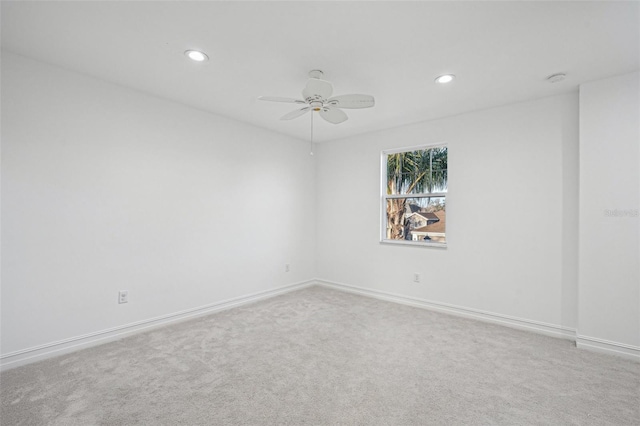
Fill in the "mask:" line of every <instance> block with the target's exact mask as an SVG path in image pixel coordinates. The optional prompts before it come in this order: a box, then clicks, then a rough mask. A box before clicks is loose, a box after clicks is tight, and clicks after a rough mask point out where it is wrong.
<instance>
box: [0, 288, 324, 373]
mask: <svg viewBox="0 0 640 426" xmlns="http://www.w3.org/2000/svg"><path fill="white" fill-rule="evenodd" d="M313 284H315V280H309V281H302V282H299V283H295V284H289V285H286V286H283V287H278V288H275V289H272V290H266V291H261V292H258V293H253V294H249V295H246V296H240V297H235V298H233V299H228V300H223V301H220V302H215V303H211V304H208V305H204V306H199V307H197V308H193V309H187V310H184V311H180V312H174V313H171V314H167V315H162V316H160V317H155V318H150V319H147V320H142V321H138V322H135V323H131V324H125V325H122V326H118V327H114V328H110V329H107V330H101V331H97V332H94V333H89V334H85V335H82V336H76V337H71V338H69V339H64V340H60V341H57V342H52V343H47V344H44V345H40V346H35V347H32V348H27V349H23V350H19V351H15V352H11V353H8V354H3V355H2V356H0V371H4V370H8V369H11V368H15V367H19V366H21V365H25V364H30V363H32V362H36V361H41V360H43V359H47V358H52V357H54V356H58V355H63V354H66V353H69V352H74V351H77V350H80V349H85V348H89V347H91V346H97V345H101V344H103V343H107V342H111V341H114V340H118V339H121V338H123V337H125V336H128V335H131V334H135V333H140V332H142V331H147V330H149V329H151V328H155V327H159V326H164V325H168V324H172V323H176V322H180V321H184V320H187V319H192V318H196V317H199V316H203V315H208V314H211V313H214V312H218V311H222V310H225V309H230V308H234V307H237V306H241V305H246V304H248V303H253V302H257V301H259V300H264V299H268V298H270V297H274V296H278V295H280V294H284V293H288V292H291V291H294V290H300V289H302V288H305V287H309V286H311V285H313Z"/></svg>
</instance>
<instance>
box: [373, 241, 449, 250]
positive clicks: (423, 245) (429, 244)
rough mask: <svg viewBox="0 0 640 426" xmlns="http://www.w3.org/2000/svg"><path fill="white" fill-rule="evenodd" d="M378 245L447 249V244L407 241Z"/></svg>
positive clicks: (387, 242) (383, 242) (386, 242)
mask: <svg viewBox="0 0 640 426" xmlns="http://www.w3.org/2000/svg"><path fill="white" fill-rule="evenodd" d="M380 244H389V245H396V246H413V247H434V248H445V249H446V248H447V243H423V242H420V241H409V240H381V241H380Z"/></svg>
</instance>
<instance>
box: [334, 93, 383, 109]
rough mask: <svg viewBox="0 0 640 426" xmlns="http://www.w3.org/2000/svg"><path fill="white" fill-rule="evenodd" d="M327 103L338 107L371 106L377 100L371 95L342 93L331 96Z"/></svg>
mask: <svg viewBox="0 0 640 426" xmlns="http://www.w3.org/2000/svg"><path fill="white" fill-rule="evenodd" d="M327 103H329V104H330V105H332V106H335V107H338V108H370V107H372V106H374V105H375V103H376V102H375V100H374V99H373V96H370V95H340V96H334V97H333V98H329V100H328V101H327Z"/></svg>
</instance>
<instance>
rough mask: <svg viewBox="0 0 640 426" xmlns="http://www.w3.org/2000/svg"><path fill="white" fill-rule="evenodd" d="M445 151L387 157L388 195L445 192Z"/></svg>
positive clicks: (435, 150)
mask: <svg viewBox="0 0 640 426" xmlns="http://www.w3.org/2000/svg"><path fill="white" fill-rule="evenodd" d="M447 178H448V174H447V147H444V146H441V147H436V148H429V149H422V150H417V151H407V152H398V153H394V154H388V155H387V194H424V193H430V192H446V191H447Z"/></svg>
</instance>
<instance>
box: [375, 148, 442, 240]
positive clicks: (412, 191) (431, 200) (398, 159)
mask: <svg viewBox="0 0 640 426" xmlns="http://www.w3.org/2000/svg"><path fill="white" fill-rule="evenodd" d="M381 175H382V208H381V210H382V212H381V216H382V226H381V241H382V242H385V243H396V244H398V243H400V244H412V245H430V246H441V247H446V242H447V239H446V211H447V208H446V198H447V180H448V174H447V146H446V145H442V144H440V145H430V146H420V147H415V148H404V149H402V150H393V151H383V152H382V168H381Z"/></svg>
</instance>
